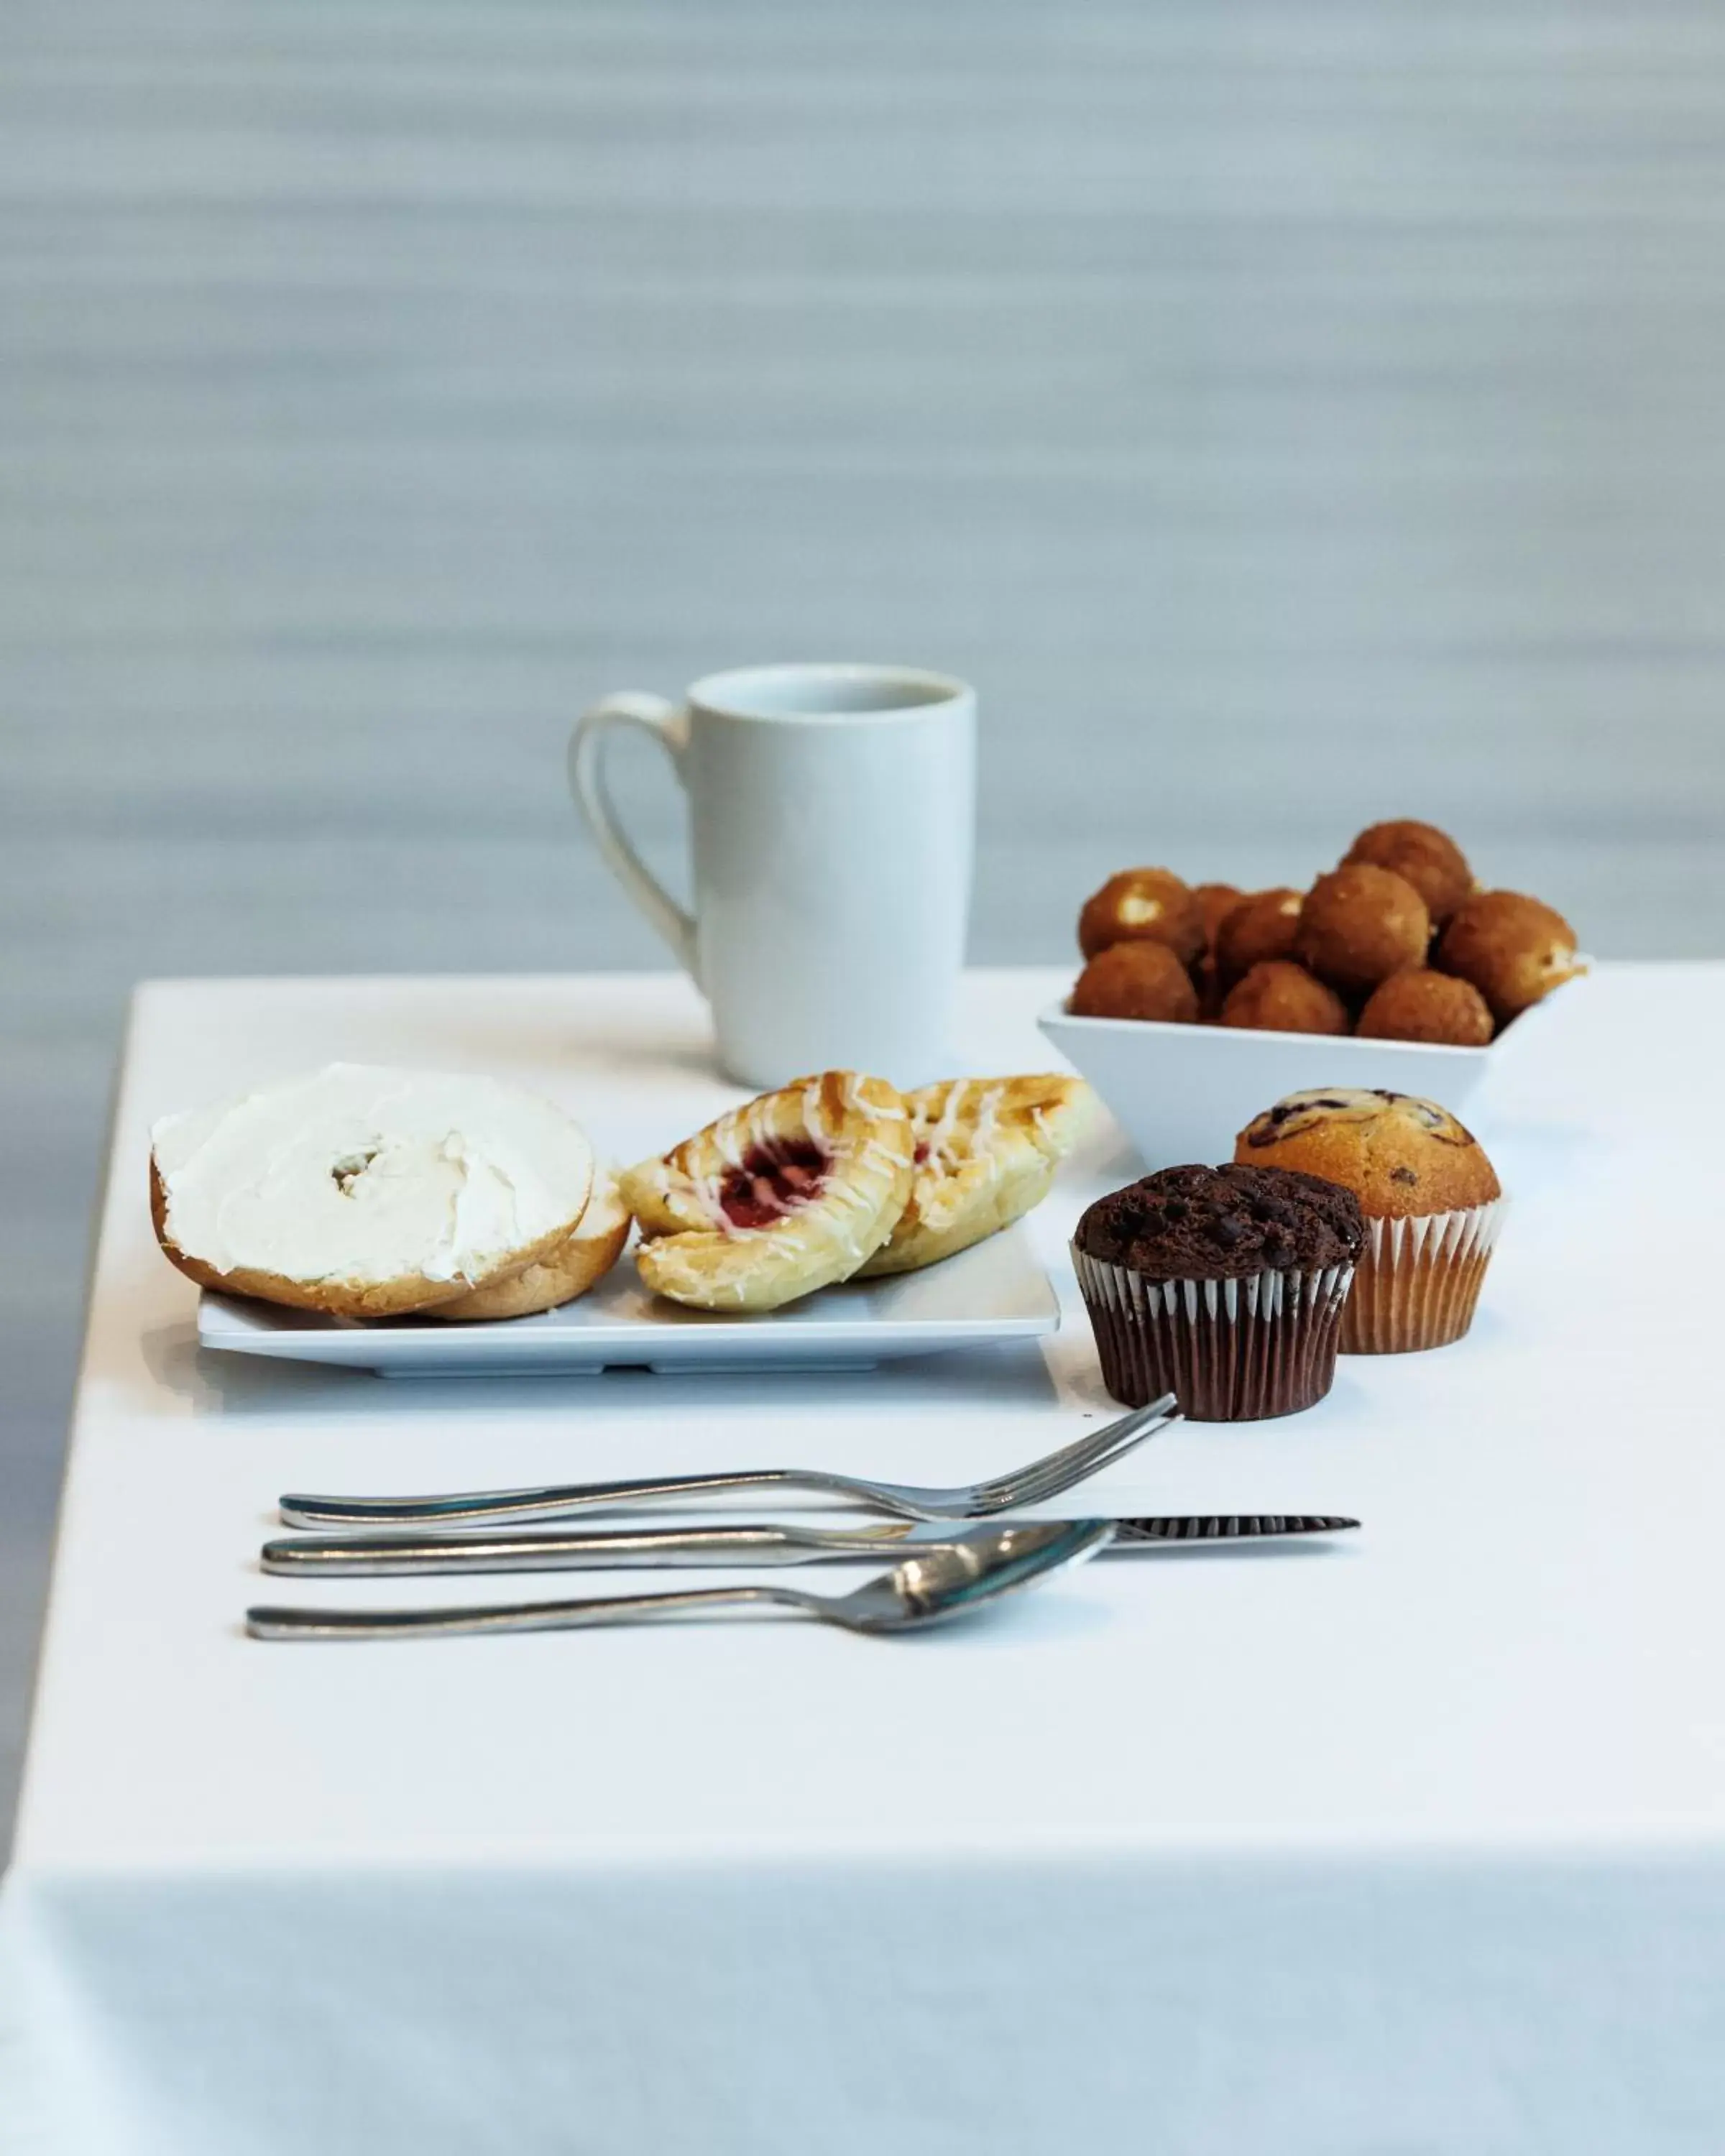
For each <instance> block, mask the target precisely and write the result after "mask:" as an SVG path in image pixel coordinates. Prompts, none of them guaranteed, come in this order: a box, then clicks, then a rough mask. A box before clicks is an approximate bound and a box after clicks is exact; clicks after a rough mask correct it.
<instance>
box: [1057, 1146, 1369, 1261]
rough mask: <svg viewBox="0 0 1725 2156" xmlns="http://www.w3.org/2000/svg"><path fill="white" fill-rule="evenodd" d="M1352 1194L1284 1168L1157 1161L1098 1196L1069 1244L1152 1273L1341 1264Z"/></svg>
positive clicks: (1358, 1233)
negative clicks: (1169, 1165)
mask: <svg viewBox="0 0 1725 2156" xmlns="http://www.w3.org/2000/svg"><path fill="white" fill-rule="evenodd" d="M1363 1232H1364V1231H1363V1227H1362V1225H1361V1220H1360V1209H1359V1200H1358V1199H1357V1198H1356V1197H1355V1196H1354V1195H1353V1192H1352V1191H1348V1190H1343V1188H1341V1187H1340V1185H1339V1184H1337V1183H1326V1182H1324V1181H1323V1180H1322V1178H1320V1177H1318V1176H1316V1175H1303V1174H1301V1173H1297V1172H1296V1171H1295V1170H1293V1169H1291V1168H1252V1167H1244V1166H1230V1167H1226V1168H1198V1167H1193V1168H1158V1169H1157V1170H1156V1171H1155V1173H1153V1174H1151V1175H1147V1176H1144V1177H1143V1178H1142V1179H1141V1180H1140V1181H1138V1182H1137V1183H1128V1184H1127V1187H1126V1188H1125V1189H1123V1190H1117V1191H1115V1192H1114V1193H1112V1194H1111V1196H1109V1197H1106V1198H1099V1199H1097V1200H1096V1204H1094V1205H1092V1206H1091V1208H1090V1209H1089V1211H1088V1212H1087V1213H1086V1214H1085V1215H1084V1217H1083V1219H1081V1220H1080V1222H1079V1223H1078V1230H1077V1235H1076V1242H1077V1246H1078V1248H1079V1249H1080V1250H1083V1251H1084V1252H1086V1255H1089V1256H1091V1257H1093V1258H1101V1259H1103V1260H1106V1263H1108V1264H1110V1265H1130V1266H1131V1267H1132V1270H1133V1271H1134V1272H1140V1273H1143V1274H1144V1275H1146V1276H1147V1277H1148V1278H1149V1279H1151V1280H1158V1281H1168V1280H1186V1279H1225V1278H1233V1279H1239V1278H1240V1277H1242V1276H1244V1275H1245V1274H1247V1273H1256V1272H1263V1271H1266V1270H1270V1271H1275V1272H1283V1271H1286V1270H1288V1269H1289V1268H1290V1267H1292V1266H1298V1267H1299V1268H1300V1269H1301V1270H1303V1271H1307V1272H1315V1271H1321V1270H1322V1269H1323V1268H1324V1267H1325V1266H1327V1265H1348V1264H1351V1263H1352V1262H1353V1260H1354V1258H1355V1257H1357V1256H1358V1253H1359V1247H1360V1242H1361V1238H1362V1236H1363Z"/></svg>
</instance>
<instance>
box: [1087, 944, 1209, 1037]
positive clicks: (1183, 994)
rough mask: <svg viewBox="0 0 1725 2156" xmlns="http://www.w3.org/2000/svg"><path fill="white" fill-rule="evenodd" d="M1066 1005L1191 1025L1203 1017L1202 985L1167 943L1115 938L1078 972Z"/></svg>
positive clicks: (1103, 1014) (1094, 1013)
mask: <svg viewBox="0 0 1725 2156" xmlns="http://www.w3.org/2000/svg"><path fill="white" fill-rule="evenodd" d="M1066 1008H1067V1009H1068V1010H1070V1012H1071V1014H1072V1015H1073V1017H1074V1018H1135V1019H1165V1020H1168V1021H1170V1022H1172V1023H1173V1024H1177V1025H1191V1024H1194V1022H1195V1021H1196V1019H1197V1017H1198V991H1197V989H1196V988H1194V987H1193V985H1192V976H1191V975H1190V974H1189V973H1188V972H1187V971H1186V968H1184V967H1183V965H1182V964H1181V963H1180V962H1179V960H1178V958H1177V957H1175V956H1174V954H1173V952H1172V951H1170V950H1169V948H1168V946H1167V944H1166V943H1113V944H1111V945H1110V946H1109V947H1108V948H1107V949H1106V951H1098V952H1097V953H1096V957H1094V958H1092V959H1091V962H1090V963H1089V964H1088V965H1087V966H1086V968H1085V969H1084V971H1083V972H1082V973H1081V974H1080V975H1079V976H1078V979H1077V981H1076V983H1075V984H1074V987H1073V989H1072V993H1071V996H1070V998H1069V999H1068V1001H1067V1005H1066Z"/></svg>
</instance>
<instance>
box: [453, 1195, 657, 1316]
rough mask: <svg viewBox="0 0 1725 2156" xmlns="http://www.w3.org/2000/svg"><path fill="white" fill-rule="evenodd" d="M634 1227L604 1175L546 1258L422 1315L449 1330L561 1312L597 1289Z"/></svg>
mask: <svg viewBox="0 0 1725 2156" xmlns="http://www.w3.org/2000/svg"><path fill="white" fill-rule="evenodd" d="M633 1225H634V1223H633V1222H632V1221H631V1220H630V1219H629V1209H628V1208H627V1207H626V1206H625V1205H624V1202H623V1194H622V1193H621V1192H620V1191H619V1189H618V1188H617V1178H616V1177H615V1176H614V1175H613V1174H611V1173H608V1171H603V1170H602V1171H601V1172H600V1173H599V1174H598V1176H597V1177H596V1178H595V1179H594V1182H593V1195H592V1197H591V1198H589V1199H588V1201H587V1209H586V1211H585V1212H584V1213H583V1214H582V1216H581V1218H580V1219H579V1221H578V1223H577V1224H576V1227H575V1232H574V1233H573V1234H572V1235H571V1236H570V1237H569V1238H568V1240H567V1241H566V1242H562V1243H559V1244H558V1245H557V1248H556V1250H553V1251H552V1253H551V1255H550V1256H549V1257H544V1258H540V1259H538V1260H536V1261H535V1262H534V1263H533V1264H532V1265H524V1266H523V1267H522V1269H521V1271H520V1272H518V1273H511V1274H510V1276H508V1278H507V1279H506V1280H500V1281H493V1282H492V1283H491V1285H490V1286H489V1287H476V1288H475V1289H474V1290H473V1291H472V1292H471V1294H469V1295H458V1296H456V1298H455V1300H454V1301H453V1302H439V1303H437V1304H435V1305H434V1306H433V1307H432V1308H431V1309H429V1310H428V1311H427V1312H426V1313H425V1314H426V1316H427V1317H440V1318H442V1319H444V1322H446V1323H449V1324H452V1325H473V1324H479V1323H481V1322H485V1321H486V1320H488V1319H495V1318H503V1317H535V1316H536V1315H537V1313H538V1312H541V1311H542V1310H560V1309H561V1308H562V1306H563V1305H564V1304H565V1303H566V1302H573V1301H575V1300H576V1299H577V1297H578V1296H583V1295H585V1294H586V1293H587V1291H588V1289H589V1288H592V1287H596V1286H598V1283H599V1282H600V1281H602V1280H603V1278H604V1277H605V1276H606V1274H607V1273H608V1272H609V1271H610V1270H611V1268H612V1266H613V1265H615V1264H616V1262H617V1260H619V1258H620V1257H621V1256H622V1255H623V1252H624V1245H626V1244H627V1242H628V1241H629V1229H630V1228H631V1227H632V1226H633Z"/></svg>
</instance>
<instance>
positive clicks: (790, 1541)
mask: <svg viewBox="0 0 1725 2156" xmlns="http://www.w3.org/2000/svg"><path fill="white" fill-rule="evenodd" d="M853 1546H854V1547H855V1550H856V1553H857V1554H858V1555H865V1554H876V1555H878V1554H879V1553H880V1543H878V1542H875V1541H873V1540H870V1541H868V1542H863V1541H860V1540H859V1539H858V1538H857V1537H852V1536H845V1535H842V1534H832V1533H829V1532H824V1531H823V1530H821V1529H819V1528H809V1527H618V1528H606V1529H603V1530H600V1531H595V1532H586V1533H577V1534H542V1533H540V1534H514V1535H502V1534H490V1535H476V1534H465V1535H458V1534H418V1535H412V1534H391V1535H285V1536H281V1537H278V1538H277V1539H276V1540H275V1541H274V1542H268V1543H264V1548H263V1549H262V1551H261V1553H259V1563H260V1564H261V1565H262V1567H263V1568H264V1571H265V1572H270V1573H280V1574H281V1575H282V1576H284V1577H285V1578H294V1579H310V1578H327V1577H330V1576H331V1575H339V1576H341V1577H342V1578H348V1579H356V1578H357V1579H382V1578H392V1577H398V1576H400V1575H401V1574H403V1573H462V1572H578V1571H581V1570H583V1569H584V1568H602V1567H605V1566H610V1565H678V1564H680V1565H731V1564H747V1565H761V1564H800V1563H804V1562H805V1561H806V1560H807V1559H808V1558H810V1557H813V1556H817V1555H825V1554H830V1555H835V1556H836V1555H839V1554H843V1553H845V1552H847V1551H848V1550H849V1549H850V1548H851V1547H853Z"/></svg>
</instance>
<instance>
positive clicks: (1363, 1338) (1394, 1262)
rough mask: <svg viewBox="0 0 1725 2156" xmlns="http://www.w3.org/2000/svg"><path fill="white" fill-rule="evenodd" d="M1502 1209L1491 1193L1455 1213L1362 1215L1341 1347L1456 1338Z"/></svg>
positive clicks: (1361, 1349) (1370, 1350)
mask: <svg viewBox="0 0 1725 2156" xmlns="http://www.w3.org/2000/svg"><path fill="white" fill-rule="evenodd" d="M1505 1209H1506V1205H1505V1201H1504V1200H1503V1199H1502V1198H1494V1199H1492V1201H1491V1204H1489V1205H1470V1206H1467V1207H1466V1208H1464V1209H1462V1210H1461V1211H1460V1212H1455V1213H1427V1214H1424V1215H1421V1216H1418V1217H1416V1218H1414V1219H1410V1220H1372V1219H1368V1221H1367V1222H1366V1246H1365V1248H1364V1250H1362V1251H1361V1253H1360V1260H1359V1264H1358V1266H1357V1267H1356V1269H1355V1271H1354V1276H1353V1292H1352V1293H1351V1294H1350V1295H1349V1296H1348V1303H1347V1306H1346V1308H1345V1309H1344V1310H1343V1312H1342V1353H1343V1354H1344V1355H1405V1354H1409V1353H1412V1352H1413V1351H1414V1349H1416V1348H1420V1347H1448V1346H1449V1344H1450V1342H1451V1341H1452V1340H1459V1339H1460V1338H1461V1336H1462V1334H1463V1333H1464V1332H1466V1330H1467V1328H1468V1327H1469V1326H1470V1325H1471V1324H1472V1322H1473V1313H1474V1306H1475V1305H1476V1303H1477V1302H1478V1301H1479V1299H1480V1284H1481V1281H1483V1280H1484V1279H1485V1277H1486V1266H1487V1265H1489V1264H1490V1263H1491V1251H1492V1249H1493V1247H1494V1245H1496V1243H1497V1237H1498V1235H1499V1233H1500V1231H1501V1230H1502V1226H1503V1216H1504V1212H1505Z"/></svg>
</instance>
